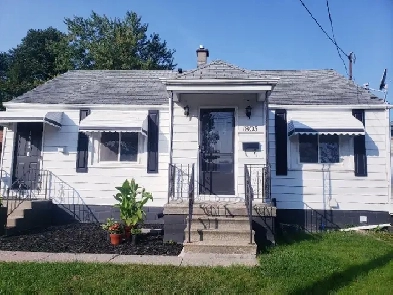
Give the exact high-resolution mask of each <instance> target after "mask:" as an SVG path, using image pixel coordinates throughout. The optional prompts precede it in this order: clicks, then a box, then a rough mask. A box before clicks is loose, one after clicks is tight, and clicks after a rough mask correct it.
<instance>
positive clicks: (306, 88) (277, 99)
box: [12, 61, 384, 105]
mask: <svg viewBox="0 0 393 295" xmlns="http://www.w3.org/2000/svg"><path fill="white" fill-rule="evenodd" d="M160 78H170V79H174V78H177V79H236V78H237V79H256V78H280V81H279V82H278V84H277V85H276V87H275V89H274V91H273V92H272V94H271V96H270V103H273V104H313V105H316V104H322V105H327V104H333V105H337V104H371V105H375V104H383V103H384V101H383V100H382V99H379V98H376V97H375V96H374V95H373V94H371V93H370V92H368V91H367V90H365V89H363V88H361V87H358V86H357V85H356V84H354V82H353V81H349V80H348V79H346V78H345V77H343V76H341V75H340V74H338V73H337V72H336V71H334V70H264V71H249V70H244V69H240V68H238V67H236V66H233V65H231V64H228V63H226V62H223V61H213V62H211V63H209V64H207V65H205V66H202V67H200V68H197V69H195V70H191V71H186V72H184V73H182V74H178V73H177V72H174V71H157V70H140V71H139V70H134V71H98V70H96V71H69V72H67V73H65V74H63V75H60V76H58V77H57V78H55V79H53V80H50V81H48V82H46V83H44V84H43V85H40V86H38V87H37V88H35V89H33V90H31V91H29V92H27V93H25V94H23V95H21V96H19V97H17V98H15V99H13V100H12V102H15V103H45V104H58V103H62V104H155V105H159V104H166V103H167V102H168V94H167V91H166V88H165V85H164V84H163V83H162V82H161V81H160Z"/></svg>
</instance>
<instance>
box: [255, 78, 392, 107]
mask: <svg viewBox="0 0 393 295" xmlns="http://www.w3.org/2000/svg"><path fill="white" fill-rule="evenodd" d="M256 72H258V73H259V74H261V75H267V76H277V77H279V78H280V81H279V82H278V83H277V85H276V87H275V88H274V90H273V91H272V93H271V95H270V98H269V101H270V103H272V104H287V105H292V104H299V105H303V104H306V105H356V104H363V105H375V104H384V103H385V102H384V100H383V99H381V98H379V97H377V96H375V95H374V94H372V93H371V92H369V91H367V90H366V89H364V88H363V87H360V86H359V85H357V84H355V82H354V81H351V80H348V79H347V78H346V77H344V76H342V75H340V74H339V73H337V72H336V71H335V70H265V71H256Z"/></svg>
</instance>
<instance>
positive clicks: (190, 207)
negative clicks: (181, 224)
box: [188, 164, 195, 243]
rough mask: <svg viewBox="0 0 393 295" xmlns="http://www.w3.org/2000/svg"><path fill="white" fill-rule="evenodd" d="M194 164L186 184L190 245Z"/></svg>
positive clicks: (189, 238) (189, 240) (189, 241)
mask: <svg viewBox="0 0 393 295" xmlns="http://www.w3.org/2000/svg"><path fill="white" fill-rule="evenodd" d="M194 182H195V180H194V164H192V167H191V176H190V180H189V183H188V243H191V223H192V211H193V208H194Z"/></svg>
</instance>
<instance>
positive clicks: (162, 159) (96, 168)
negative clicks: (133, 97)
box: [3, 106, 169, 206]
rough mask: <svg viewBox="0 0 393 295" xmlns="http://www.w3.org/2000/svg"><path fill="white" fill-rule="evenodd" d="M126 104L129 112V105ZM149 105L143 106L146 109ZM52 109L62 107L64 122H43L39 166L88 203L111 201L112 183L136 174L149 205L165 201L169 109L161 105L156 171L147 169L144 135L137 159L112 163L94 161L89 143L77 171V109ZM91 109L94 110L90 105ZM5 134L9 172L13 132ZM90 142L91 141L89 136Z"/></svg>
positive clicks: (6, 161) (114, 191)
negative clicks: (82, 169)
mask: <svg viewBox="0 0 393 295" xmlns="http://www.w3.org/2000/svg"><path fill="white" fill-rule="evenodd" d="M127 108H128V109H127V111H130V115H131V114H132V113H131V112H132V110H133V109H132V107H131V108H129V107H127ZM149 108H150V107H149V106H146V110H148V109H149ZM154 108H155V107H154V106H152V107H151V109H154ZM138 110H140V108H138ZM54 111H64V117H63V126H62V128H61V129H60V130H59V129H57V128H55V127H52V126H49V125H45V126H44V136H43V152H42V165H41V167H42V169H45V170H49V171H51V172H52V173H53V174H55V175H56V176H58V177H59V178H60V179H61V180H63V181H64V182H66V183H67V184H68V185H70V186H71V187H73V188H74V189H75V192H77V194H79V196H80V197H82V199H83V201H84V202H85V203H86V204H87V205H112V204H114V203H115V199H114V198H113V195H114V194H115V193H116V189H115V187H116V186H120V185H121V184H122V183H123V181H124V180H125V179H131V178H135V180H136V182H137V183H138V184H139V185H141V186H143V187H145V188H146V190H147V191H149V192H151V193H152V194H153V198H154V201H153V202H149V203H148V206H163V205H164V204H165V203H166V202H167V197H168V193H167V191H168V190H167V188H168V183H167V182H168V164H169V152H168V149H169V110H168V108H167V107H164V108H160V114H159V120H160V121H159V146H158V148H159V172H158V173H155V174H148V173H147V154H146V144H147V140H146V139H145V140H144V141H143V145H144V147H143V153H141V154H140V157H139V161H140V162H139V163H119V164H112V165H107V164H104V163H97V162H95V161H94V159H96V155H94V151H93V146H92V145H90V147H89V149H90V152H89V169H88V173H76V155H77V141H78V124H79V110H77V109H76V110H62V109H59V110H54ZM122 111H123V110H122ZM37 112H42V113H43V114H44V113H45V111H43V110H37ZM92 112H94V110H93V109H92ZM107 113H108V116H116V110H111V111H108V112H107ZM6 137H7V138H6V145H5V151H4V162H3V169H4V170H6V171H8V172H9V173H10V172H11V165H12V151H13V138H14V132H13V131H10V130H8V132H6ZM90 142H91V143H92V140H90ZM58 147H65V148H66V153H61V152H58ZM75 192H74V194H75ZM55 197H56V196H55ZM70 198H71V196H69V199H70ZM66 199H67V198H66ZM63 203H67V201H65V202H64V201H63Z"/></svg>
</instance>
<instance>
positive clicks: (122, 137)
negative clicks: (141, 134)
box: [100, 132, 138, 162]
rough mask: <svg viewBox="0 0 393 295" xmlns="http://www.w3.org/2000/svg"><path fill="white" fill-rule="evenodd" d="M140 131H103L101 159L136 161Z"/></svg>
mask: <svg viewBox="0 0 393 295" xmlns="http://www.w3.org/2000/svg"><path fill="white" fill-rule="evenodd" d="M137 160H138V133H136V132H103V133H102V134H101V140H100V161H102V162H104V161H111V162H115V161H120V162H136V161H137Z"/></svg>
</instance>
